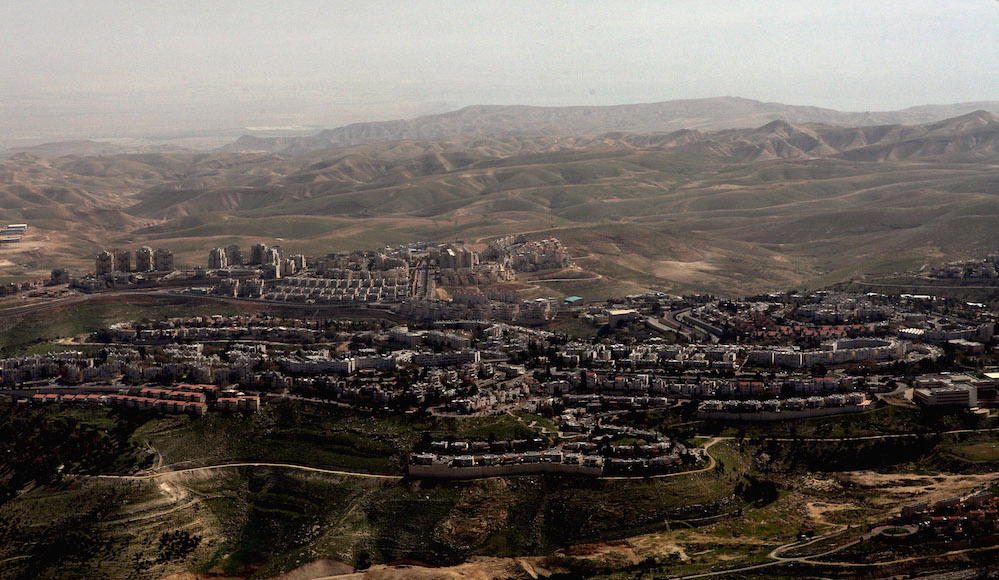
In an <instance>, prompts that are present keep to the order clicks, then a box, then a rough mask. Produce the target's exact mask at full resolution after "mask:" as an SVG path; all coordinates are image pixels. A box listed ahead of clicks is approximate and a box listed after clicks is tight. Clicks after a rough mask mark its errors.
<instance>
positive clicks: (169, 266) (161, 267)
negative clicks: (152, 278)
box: [153, 248, 173, 272]
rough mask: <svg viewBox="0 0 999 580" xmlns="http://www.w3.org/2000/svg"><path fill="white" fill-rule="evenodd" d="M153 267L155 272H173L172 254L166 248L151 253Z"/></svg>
mask: <svg viewBox="0 0 999 580" xmlns="http://www.w3.org/2000/svg"><path fill="white" fill-rule="evenodd" d="M153 267H154V268H155V269H156V271H157V272H169V271H171V270H173V252H171V251H170V250H168V249H166V248H160V249H158V250H156V251H155V252H154V253H153Z"/></svg>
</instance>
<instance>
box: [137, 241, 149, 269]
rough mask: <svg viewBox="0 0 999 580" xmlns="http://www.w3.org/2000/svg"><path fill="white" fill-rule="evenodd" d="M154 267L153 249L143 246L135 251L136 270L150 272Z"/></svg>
mask: <svg viewBox="0 0 999 580" xmlns="http://www.w3.org/2000/svg"><path fill="white" fill-rule="evenodd" d="M152 269H153V249H152V248H150V247H149V246H142V247H141V248H139V249H138V250H136V251H135V271H136V272H149V271H151V270H152Z"/></svg>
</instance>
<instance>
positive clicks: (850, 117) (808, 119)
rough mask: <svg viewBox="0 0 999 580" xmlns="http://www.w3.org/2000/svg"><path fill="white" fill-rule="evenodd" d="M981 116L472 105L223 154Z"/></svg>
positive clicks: (752, 104) (790, 108)
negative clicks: (404, 142)
mask: <svg viewBox="0 0 999 580" xmlns="http://www.w3.org/2000/svg"><path fill="white" fill-rule="evenodd" d="M976 110H985V111H990V112H994V113H999V101H985V102H975V103H959V104H952V105H926V106H920V107H912V108H908V109H903V110H900V111H886V112H865V113H849V112H841V111H836V110H833V109H823V108H819V107H802V106H795V105H784V104H781V103H763V102H760V101H754V100H751V99H743V98H736V97H718V98H710V99H689V100H678V101H665V102H662V103H647V104H635V105H614V106H600V107H594V106H586V107H529V106H499V105H496V106H493V105H477V106H472V107H466V108H464V109H460V110H457V111H453V112H450V113H443V114H439V115H427V116H423V117H417V118H415V119H408V120H397V121H384V122H376V123H354V124H352V125H347V126H344V127H338V128H335V129H327V130H324V131H320V132H319V133H317V134H315V135H311V136H304V137H259V136H253V135H244V136H243V137H240V138H239V139H237V140H236V141H234V142H233V143H230V144H228V145H226V146H224V147H222V148H221V150H223V151H228V152H244V151H254V152H259V151H267V152H271V153H280V154H283V155H297V154H299V153H305V152H308V151H316V150H319V149H328V148H331V147H347V146H352V145H359V144H362V143H374V142H379V141H397V140H401V139H440V138H445V137H454V136H459V135H460V136H472V137H510V136H524V135H549V136H572V137H578V136H595V135H600V134H603V133H608V132H630V133H635V132H637V133H663V132H671V131H677V130H682V129H692V130H700V131H713V130H719V129H739V128H752V127H760V126H762V125H765V124H767V123H769V122H771V121H777V120H781V121H786V122H788V123H792V124H803V123H821V124H825V125H836V126H874V125H896V124H903V125H920V124H926V123H932V122H935V121H940V120H943V119H947V118H951V117H956V116H960V115H964V114H967V113H971V112H973V111H976Z"/></svg>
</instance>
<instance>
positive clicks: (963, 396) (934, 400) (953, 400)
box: [912, 385, 978, 408]
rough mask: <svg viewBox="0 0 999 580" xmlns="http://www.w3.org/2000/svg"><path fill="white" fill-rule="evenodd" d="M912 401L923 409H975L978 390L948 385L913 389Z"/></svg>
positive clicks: (971, 387) (972, 387) (970, 387)
mask: <svg viewBox="0 0 999 580" xmlns="http://www.w3.org/2000/svg"><path fill="white" fill-rule="evenodd" d="M912 400H913V401H915V402H916V403H919V404H920V405H923V406H925V407H969V408H970V407H977V406H978V389H977V388H975V386H973V385H948V386H943V387H927V388H920V389H915V390H913V392H912Z"/></svg>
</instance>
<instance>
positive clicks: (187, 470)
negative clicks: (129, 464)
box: [87, 462, 402, 481]
mask: <svg viewBox="0 0 999 580" xmlns="http://www.w3.org/2000/svg"><path fill="white" fill-rule="evenodd" d="M230 467H277V468H280V469H298V470H301V471H310V472H313V473H328V474H330V475H345V476H348V477H363V478H367V479H387V480H393V481H398V480H400V479H402V476H401V475H383V474H379V473H359V472H356V471H341V470H338V469H324V468H321V467H308V466H305V465H294V464H291V463H265V462H233V463H221V464H219V465H205V466H203V467H187V468H184V469H175V470H171V471H162V472H159V473H150V474H146V475H90V476H87V477H96V478H102V479H128V480H148V479H157V478H161V477H168V476H171V475H178V474H181V473H192V472H202V471H211V470H214V469H228V468H230Z"/></svg>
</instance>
